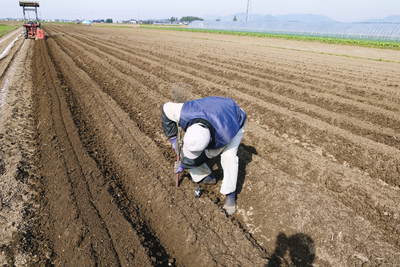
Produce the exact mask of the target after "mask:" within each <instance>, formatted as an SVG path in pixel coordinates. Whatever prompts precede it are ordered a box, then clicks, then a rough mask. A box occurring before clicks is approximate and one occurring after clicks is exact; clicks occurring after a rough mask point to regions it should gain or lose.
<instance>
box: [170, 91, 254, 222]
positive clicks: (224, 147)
mask: <svg viewBox="0 0 400 267" xmlns="http://www.w3.org/2000/svg"><path fill="white" fill-rule="evenodd" d="M245 121H246V112H244V111H243V110H242V109H241V108H240V107H239V106H238V105H237V104H236V102H235V101H233V100H232V99H230V98H224V97H206V98H201V99H197V100H192V101H188V102H185V103H172V102H168V103H166V104H164V106H163V109H162V126H163V129H164V133H165V135H166V136H167V137H168V139H169V142H170V143H171V145H172V147H173V148H174V149H175V151H176V148H177V133H178V128H177V124H178V125H179V127H181V128H182V129H183V130H184V131H185V135H184V138H183V148H182V152H183V158H182V160H181V164H180V165H179V166H178V167H177V169H176V170H175V171H176V172H177V173H181V172H183V170H184V169H187V170H188V171H189V173H190V176H191V177H192V179H193V181H194V182H196V183H202V184H208V185H210V184H216V182H217V181H216V179H215V177H214V176H213V175H212V174H211V172H212V171H211V169H210V168H209V167H208V165H207V164H206V161H207V158H209V159H211V158H214V157H216V156H218V155H221V166H222V169H223V173H224V178H223V181H222V185H221V194H224V195H226V199H225V204H224V209H225V210H226V212H227V213H228V214H229V215H231V214H233V213H234V212H235V210H236V183H237V177H238V169H239V159H238V157H237V151H238V147H239V145H240V141H241V140H242V137H243V132H244V130H243V128H244V124H245Z"/></svg>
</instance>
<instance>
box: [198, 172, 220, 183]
mask: <svg viewBox="0 0 400 267" xmlns="http://www.w3.org/2000/svg"><path fill="white" fill-rule="evenodd" d="M216 183H217V179H216V178H215V177H214V176H213V175H211V174H210V175H208V176H206V178H204V179H203V180H201V181H200V182H199V184H205V185H214V184H216Z"/></svg>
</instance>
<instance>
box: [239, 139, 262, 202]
mask: <svg viewBox="0 0 400 267" xmlns="http://www.w3.org/2000/svg"><path fill="white" fill-rule="evenodd" d="M257 154H258V153H257V149H256V148H255V147H253V146H248V145H245V144H243V143H242V144H240V146H239V150H238V157H239V173H238V180H237V186H236V193H237V194H238V195H239V194H240V192H242V189H243V185H244V181H245V179H246V168H247V165H248V164H249V163H250V162H252V161H253V155H257Z"/></svg>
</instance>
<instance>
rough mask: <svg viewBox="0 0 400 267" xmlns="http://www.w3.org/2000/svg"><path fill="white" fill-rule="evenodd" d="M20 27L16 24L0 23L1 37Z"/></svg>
mask: <svg viewBox="0 0 400 267" xmlns="http://www.w3.org/2000/svg"><path fill="white" fill-rule="evenodd" d="M16 28H18V26H16V25H5V24H0V37H2V36H3V35H5V34H7V33H9V32H10V31H13V30H15V29H16Z"/></svg>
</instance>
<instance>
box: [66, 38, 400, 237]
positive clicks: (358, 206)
mask: <svg viewBox="0 0 400 267" xmlns="http://www.w3.org/2000/svg"><path fill="white" fill-rule="evenodd" d="M63 44H64V45H65V44H66V42H63ZM69 46H70V47H71V46H72V44H70V45H69ZM75 51H76V52H75V55H78V51H81V50H78V49H77V48H75ZM79 55H80V58H79V61H80V60H81V61H82V62H81V63H80V64H79V66H80V67H82V68H84V69H85V68H86V69H88V70H89V72H90V69H93V68H92V67H90V65H96V64H99V63H96V62H95V61H93V60H92V59H91V58H82V57H83V54H82V52H80V53H79ZM99 56H102V57H101V58H103V59H104V58H105V57H106V54H103V55H101V54H100V55H99ZM72 57H74V54H72ZM92 58H93V57H92ZM99 60H100V59H99V58H98V59H97V60H96V61H99ZM107 61H108V60H107ZM84 63H86V64H84ZM101 66H103V67H106V68H107V69H109V70H110V73H114V71H111V70H112V67H111V66H108V67H107V66H105V65H99V67H101ZM125 67H126V66H125ZM92 77H94V78H96V77H98V76H92ZM103 78H104V79H106V80H108V85H109V86H110V85H112V84H113V80H115V79H118V80H120V79H119V76H118V75H117V77H113V76H108V77H103ZM100 81H101V80H100ZM119 85H120V86H121V84H119ZM126 87H129V86H128V85H127V86H124V87H121V89H122V88H126ZM125 97H126V98H127V99H128V100H129V102H131V103H133V104H134V105H136V104H140V103H139V102H138V100H136V99H135V98H131V97H130V96H129V95H125ZM147 109H149V108H147ZM143 111H144V110H142V112H143ZM127 112H129V110H128V111H127ZM147 113H148V114H151V111H150V110H149V111H148V112H147ZM151 117H152V120H153V121H154V122H155V123H156V122H157V120H158V114H157V115H154V116H153V115H152V116H151ZM131 118H132V117H131ZM136 119H137V118H136ZM139 124H140V123H139ZM153 125H154V124H153ZM258 131H260V132H262V129H261V130H260V129H259V130H258ZM270 138H273V136H270V137H269V138H268V139H270ZM268 139H266V140H264V142H270V141H268ZM281 142H282V141H281ZM281 149H282V148H281ZM288 154H289V155H288V156H287V157H288V158H287V159H288V160H289V159H290V161H291V162H294V158H293V157H296V158H297V160H296V161H299V159H298V158H299V156H295V155H290V153H288ZM307 157H310V155H308V156H307ZM307 157H306V158H307ZM269 160H271V158H269ZM272 161H273V162H274V163H275V164H276V165H277V166H278V167H280V168H281V169H282V170H285V169H287V168H288V167H289V166H287V165H285V164H282V163H281V162H280V161H275V160H274V158H272ZM297 164H300V165H296V166H290V167H289V168H290V169H291V171H290V174H291V175H294V176H299V177H301V176H302V175H304V176H303V177H307V176H309V174H310V172H315V171H316V172H317V173H321V172H324V169H325V167H324V166H320V167H318V168H319V169H318V168H316V167H314V170H313V171H311V170H309V172H308V174H306V173H307V171H306V170H307V169H310V167H309V166H308V164H309V162H307V161H305V162H304V163H297ZM325 164H329V163H325ZM335 168H337V167H335ZM299 170H300V171H302V174H300V175H299V174H296V172H297V171H299ZM350 172H351V171H350ZM342 175H343V176H342ZM342 175H339V174H337V173H334V172H333V173H330V174H324V177H325V178H322V177H318V175H315V174H314V176H316V178H314V179H315V180H317V181H316V182H317V183H318V184H320V185H325V184H326V183H328V184H327V185H328V188H330V190H332V191H333V192H337V190H338V189H337V188H335V186H334V185H338V183H342V186H345V188H348V189H347V190H345V191H347V192H345V193H343V192H342V191H343V190H344V188H342V189H340V190H341V192H340V194H339V196H338V198H339V199H342V200H345V199H348V200H345V201H344V203H345V204H346V205H348V206H350V207H352V208H353V209H354V210H355V211H357V212H360V213H361V214H363V216H365V217H367V218H369V219H370V220H372V221H374V222H375V223H376V224H377V225H378V226H379V225H381V223H382V222H383V221H387V218H386V217H384V216H380V215H379V214H380V213H382V212H383V211H385V212H387V211H388V210H390V212H391V214H396V213H397V208H396V207H397V205H396V204H395V203H393V201H392V200H390V199H387V200H386V205H389V206H391V208H389V206H386V207H384V205H383V204H376V203H371V202H370V201H369V199H368V198H363V199H362V200H361V201H360V200H359V199H358V198H354V191H353V190H354V189H351V187H350V186H349V185H345V184H346V183H349V182H350V181H346V182H345V179H344V175H345V174H342ZM352 175H353V176H355V175H359V174H357V172H355V173H354V172H353V173H352ZM329 176H336V179H338V180H337V181H336V182H335V184H331V182H330V180H329V179H332V178H330V177H329ZM360 178H361V177H360ZM308 179H310V178H308ZM321 179H323V181H322V180H321ZM361 179H370V178H366V177H365V178H361ZM350 183H351V182H350ZM370 186H371V185H370ZM349 189H350V190H349ZM363 190H365V191H364V192H368V189H367V188H366V189H363ZM358 192H359V194H361V192H362V190H360V191H358ZM396 192H397V191H396ZM359 194H358V195H359ZM362 194H365V193H362ZM368 194H370V193H368ZM382 197H383V196H381V198H382ZM353 202H356V203H353ZM365 203H370V204H368V205H371V206H373V207H374V208H373V210H374V212H371V213H369V212H367V213H366V212H365V211H367V210H368V209H363V208H362V207H365ZM382 203H383V201H382ZM389 203H393V204H389ZM370 211H372V210H370ZM397 224H398V222H397V221H396V220H393V222H392V223H391V225H392V227H393V228H391V229H392V230H391V231H388V235H391V234H392V231H393V230H394V231H396V230H395V229H396V228H395V226H396V225H397Z"/></svg>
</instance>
